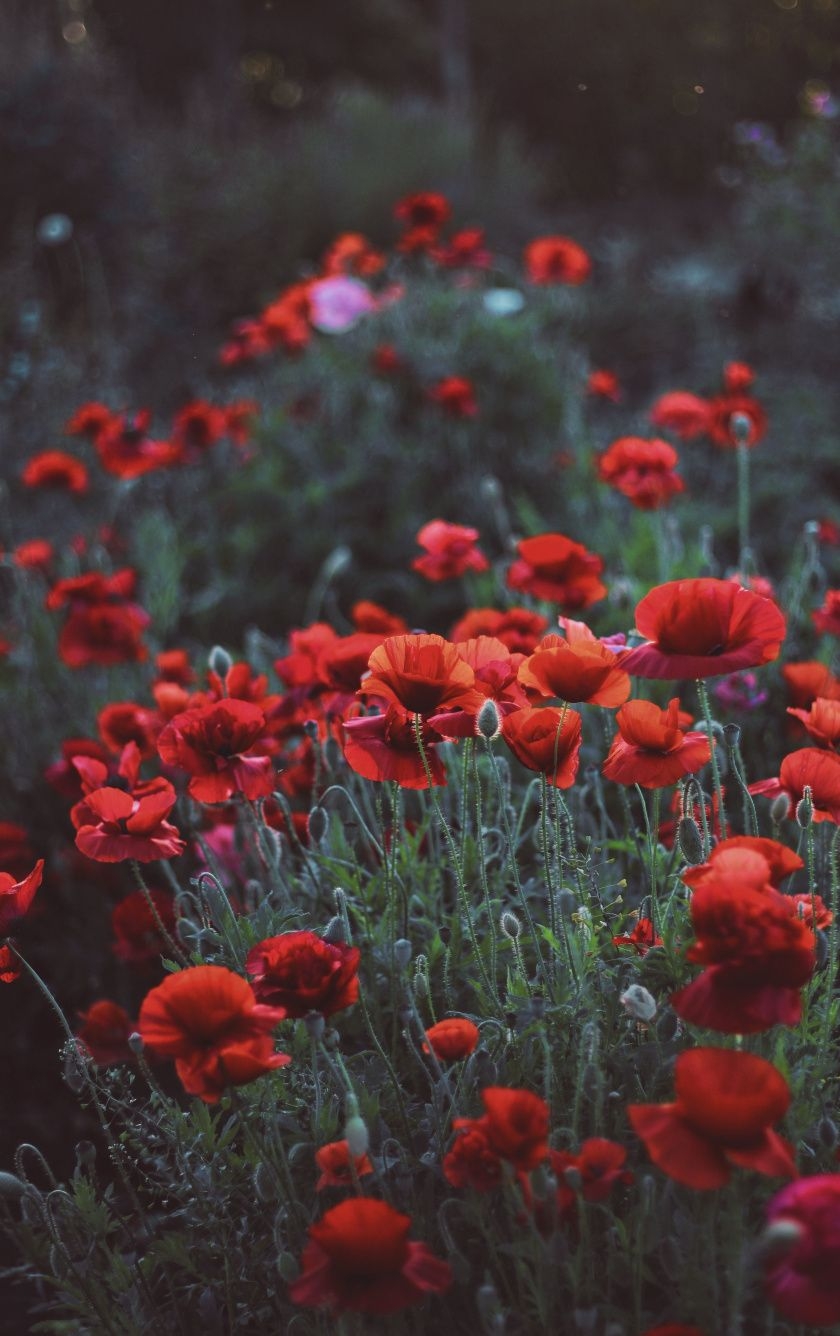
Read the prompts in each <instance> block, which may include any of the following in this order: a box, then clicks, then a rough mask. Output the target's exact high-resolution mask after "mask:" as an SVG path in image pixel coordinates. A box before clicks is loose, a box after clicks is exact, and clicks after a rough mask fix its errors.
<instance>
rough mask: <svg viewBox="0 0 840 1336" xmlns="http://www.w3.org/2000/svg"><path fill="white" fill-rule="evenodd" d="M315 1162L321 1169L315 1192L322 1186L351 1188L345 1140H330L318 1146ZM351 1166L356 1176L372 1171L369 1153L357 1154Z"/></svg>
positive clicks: (361, 1176)
mask: <svg viewBox="0 0 840 1336" xmlns="http://www.w3.org/2000/svg"><path fill="white" fill-rule="evenodd" d="M315 1163H316V1164H317V1166H318V1168H319V1169H320V1170H321V1177H320V1178H319V1179H318V1182H317V1183H316V1184H315V1191H316V1192H323V1190H324V1188H352V1186H353V1173H352V1170H351V1168H350V1148H349V1146H348V1145H347V1142H346V1141H330V1142H328V1143H327V1145H326V1146H320V1147H319V1148H318V1150H316V1152H315ZM353 1168H354V1169H355V1171H356V1177H357V1178H364V1176H365V1175H366V1174H372V1173H373V1165H372V1164H371V1161H370V1156H369V1155H357V1156H356V1158H355V1160H354V1162H353Z"/></svg>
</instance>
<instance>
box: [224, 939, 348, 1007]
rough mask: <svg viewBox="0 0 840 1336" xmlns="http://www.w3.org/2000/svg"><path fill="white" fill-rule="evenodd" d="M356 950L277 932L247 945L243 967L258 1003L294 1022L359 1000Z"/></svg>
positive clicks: (342, 945) (341, 943)
mask: <svg viewBox="0 0 840 1336" xmlns="http://www.w3.org/2000/svg"><path fill="white" fill-rule="evenodd" d="M360 956H361V952H360V951H359V948H358V947H357V946H345V945H344V943H343V942H335V943H334V942H325V941H324V940H323V939H322V938H321V937H318V936H316V934H315V933H314V932H283V933H280V934H279V936H277V937H267V938H266V939H265V941H264V942H258V943H257V945H256V946H253V947H251V950H250V951H249V952H248V957H247V959H246V961H245V968H246V970H247V971H248V973H249V974H250V975H251V977H252V980H253V982H252V987H253V989H254V993H255V994H256V996H257V998H258V1000H259V1001H260V1002H265V1003H267V1004H268V1005H269V1006H272V1007H282V1008H283V1010H284V1012H285V1014H286V1015H287V1016H289V1017H292V1018H296V1017H300V1016H306V1015H308V1014H309V1012H310V1011H318V1012H320V1013H321V1015H322V1016H332V1014H333V1012H336V1011H343V1009H344V1008H345V1007H351V1006H352V1005H353V1003H354V1002H355V1001H356V1000H357V998H358V996H359V980H358V978H357V977H356V976H357V971H358V968H359V959H360Z"/></svg>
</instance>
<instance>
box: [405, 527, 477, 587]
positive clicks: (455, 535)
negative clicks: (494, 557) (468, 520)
mask: <svg viewBox="0 0 840 1336" xmlns="http://www.w3.org/2000/svg"><path fill="white" fill-rule="evenodd" d="M477 541H478V529H471V528H469V527H468V526H467V525H464V524H447V522H446V520H430V521H429V523H428V524H424V525H423V528H422V529H421V530H420V532H419V533H418V535H417V542H418V543H419V545H420V546H421V547H424V548H425V549H426V552H425V555H424V556H422V557H415V559H414V561H412V563H411V569H412V570H413V571H419V572H420V574H421V575H425V577H426V579H427V580H452V579H455V578H456V576H459V575H463V574H464V572H465V571H486V570H488V569H489V566H490V563H489V561H488V560H487V558H486V557H485V555H484V553H483V552H482V551H481V550H480V549H479V548H478V547H476V543H477Z"/></svg>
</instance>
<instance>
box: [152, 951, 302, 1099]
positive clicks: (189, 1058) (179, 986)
mask: <svg viewBox="0 0 840 1336" xmlns="http://www.w3.org/2000/svg"><path fill="white" fill-rule="evenodd" d="M284 1015H285V1012H284V1011H283V1010H282V1008H279V1009H278V1008H274V1007H266V1006H261V1005H259V1004H258V1003H257V999H256V997H255V995H254V992H253V990H252V988H251V987H250V985H249V984H248V983H247V982H246V981H245V979H243V978H241V977H240V976H239V975H238V974H234V973H233V971H232V970H229V969H225V967H224V966H223V965H194V966H192V967H191V968H189V969H185V970H180V971H179V972H178V973H177V974H169V975H167V977H166V978H165V979H164V981H163V983H161V984H158V986H157V988H153V989H152V990H151V992H150V993H147V995H146V998H145V1000H144V1002H143V1005H142V1007H141V1008H140V1019H139V1021H138V1025H137V1028H138V1030H139V1032H140V1034H141V1035H142V1036H143V1040H144V1043H145V1044H146V1046H147V1047H148V1048H149V1049H151V1051H152V1052H153V1053H156V1054H158V1056H159V1057H162V1058H174V1059H175V1070H176V1072H177V1073H178V1076H179V1078H180V1081H181V1084H182V1085H183V1087H184V1089H185V1090H186V1091H187V1093H188V1094H190V1095H198V1096H199V1098H200V1099H203V1100H204V1102H205V1103H206V1104H216V1103H218V1101H219V1099H220V1097H221V1095H222V1093H223V1092H224V1089H225V1087H226V1086H229V1085H247V1084H248V1082H249V1081H255V1080H256V1079H257V1077H258V1076H262V1075H263V1074H264V1073H265V1072H268V1071H272V1070H273V1069H274V1068H275V1067H284V1066H285V1065H286V1063H288V1062H290V1061H291V1058H290V1057H289V1056H288V1054H286V1053H275V1051H274V1042H273V1040H272V1037H271V1031H272V1030H273V1029H274V1027H275V1025H277V1024H278V1022H279V1021H281V1020H282V1019H283V1017H284Z"/></svg>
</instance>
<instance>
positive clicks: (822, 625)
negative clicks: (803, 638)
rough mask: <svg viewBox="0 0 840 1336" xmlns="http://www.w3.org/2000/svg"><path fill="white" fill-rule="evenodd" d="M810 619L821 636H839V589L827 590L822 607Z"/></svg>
mask: <svg viewBox="0 0 840 1336" xmlns="http://www.w3.org/2000/svg"><path fill="white" fill-rule="evenodd" d="M811 618H812V620H813V623H814V626H815V627H816V629H817V631H818V633H819V634H820V635H821V636H826V635H828V636H840V589H827V590H826V591H825V598H824V599H823V604H822V607H821V608H817V609H816V610H815V611H814V612H812V613H811Z"/></svg>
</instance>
